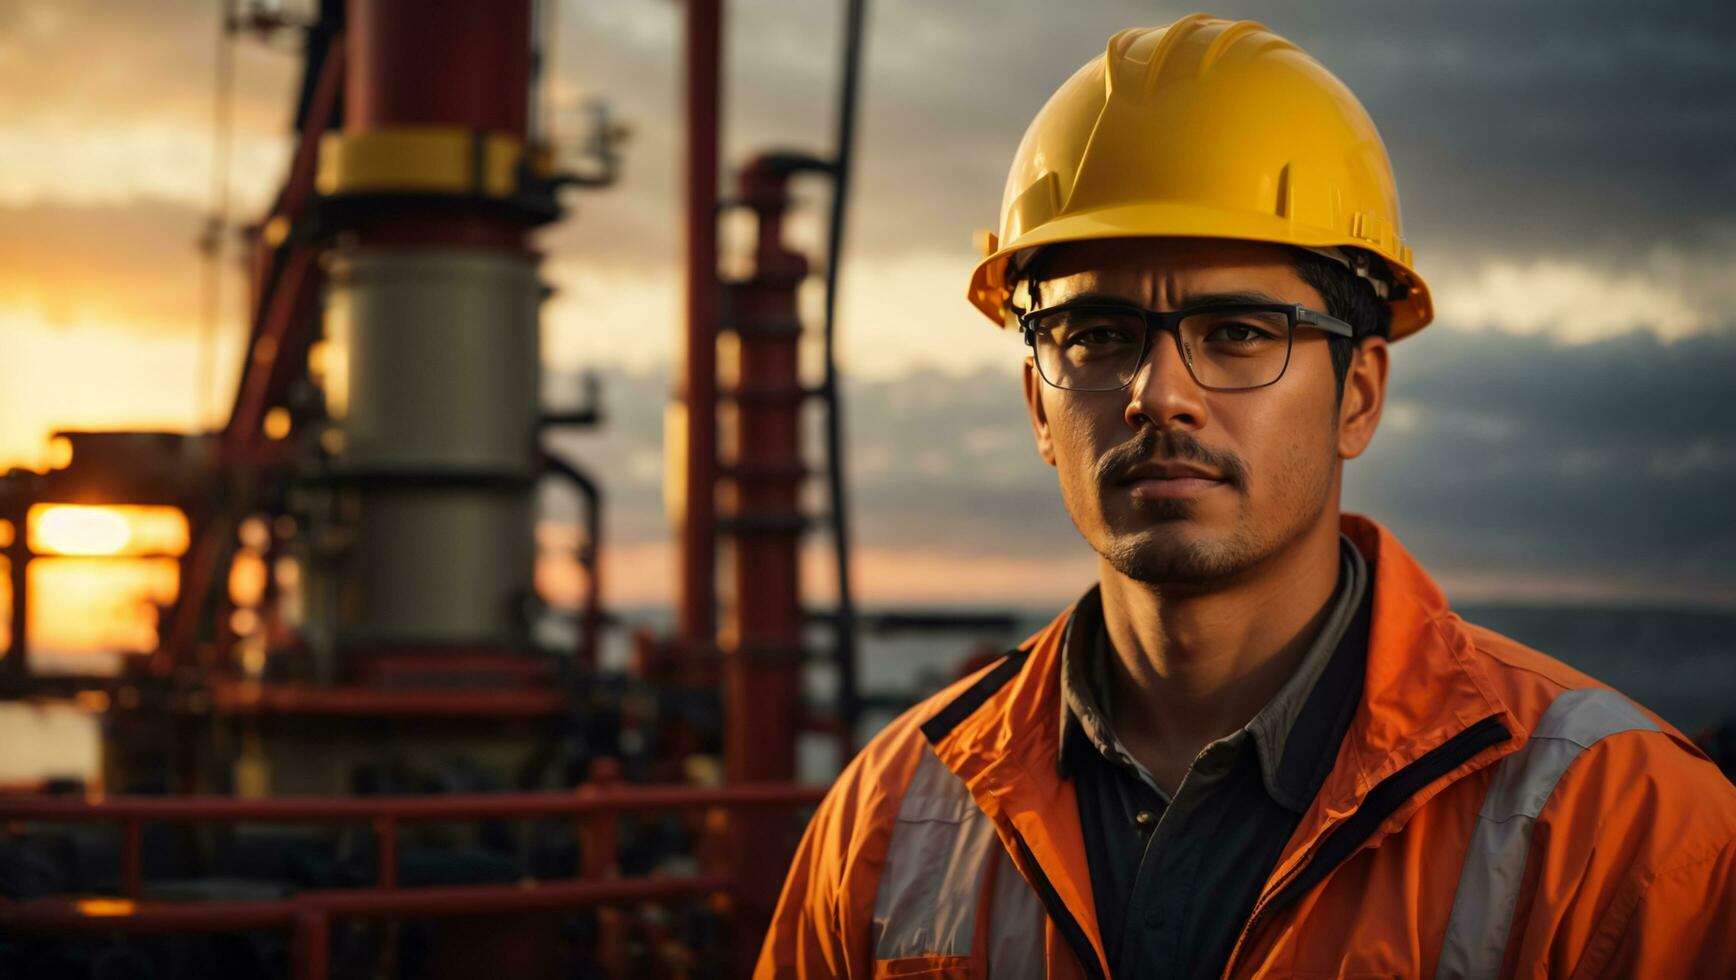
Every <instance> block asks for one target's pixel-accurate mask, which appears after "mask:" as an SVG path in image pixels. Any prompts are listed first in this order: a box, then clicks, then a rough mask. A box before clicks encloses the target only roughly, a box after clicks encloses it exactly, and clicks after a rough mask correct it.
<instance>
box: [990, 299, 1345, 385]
mask: <svg viewBox="0 0 1736 980" xmlns="http://www.w3.org/2000/svg"><path fill="white" fill-rule="evenodd" d="M1298 326H1303V327H1314V328H1316V329H1318V330H1324V331H1326V332H1327V333H1330V334H1335V335H1337V336H1340V337H1354V336H1356V330H1355V328H1354V327H1352V326H1351V325H1350V324H1348V323H1345V322H1344V321H1343V320H1340V319H1338V318H1337V317H1334V316H1330V315H1328V314H1325V313H1321V312H1319V311H1318V310H1311V309H1308V308H1307V307H1305V306H1302V305H1301V304H1299V303H1291V304H1282V303H1274V304H1250V305H1242V304H1238V305H1233V306H1230V305H1214V306H1204V307H1194V308H1190V309H1181V310H1175V311H1173V312H1169V313H1159V312H1157V311H1155V310H1148V309H1144V308H1143V307H1138V306H1123V305H1115V304H1099V303H1080V304H1077V305H1071V304H1063V305H1061V306H1054V307H1050V308H1048V309H1043V310H1032V311H1031V312H1029V313H1026V314H1024V315H1022V316H1020V317H1019V328H1020V330H1021V331H1022V332H1023V333H1024V337H1025V343H1026V344H1028V345H1029V346H1030V347H1031V350H1032V353H1033V358H1032V359H1033V360H1035V361H1036V362H1037V371H1038V373H1039V374H1041V375H1042V377H1043V380H1044V381H1047V382H1048V383H1049V384H1051V385H1054V386H1055V387H1057V388H1065V389H1067V390H1068V391H1115V390H1117V389H1120V388H1125V387H1127V385H1128V383H1129V382H1131V381H1132V380H1133V376H1134V375H1135V374H1137V373H1139V366H1140V365H1141V364H1143V363H1145V357H1146V355H1147V354H1149V353H1150V352H1151V338H1152V337H1154V336H1156V335H1157V333H1158V332H1160V331H1168V332H1169V333H1170V334H1171V335H1173V336H1174V337H1175V349H1176V352H1177V353H1179V354H1180V355H1181V359H1182V362H1183V363H1185V364H1186V365H1187V369H1188V373H1189V374H1191V375H1193V379H1194V381H1195V382H1196V383H1197V384H1198V385H1199V386H1200V387H1202V388H1206V389H1209V390H1211V391H1243V390H1246V389H1248V388H1263V387H1265V386H1266V385H1269V384H1272V383H1273V382H1275V381H1277V380H1278V379H1279V378H1281V377H1283V376H1284V369H1285V368H1287V367H1289V365H1290V348H1291V341H1292V338H1293V337H1294V335H1295V333H1296V328H1297V327H1298Z"/></svg>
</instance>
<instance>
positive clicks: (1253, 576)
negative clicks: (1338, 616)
mask: <svg viewBox="0 0 1736 980" xmlns="http://www.w3.org/2000/svg"><path fill="white" fill-rule="evenodd" d="M1338 540H1339V532H1338V522H1337V520H1336V519H1333V520H1332V521H1330V522H1324V521H1323V522H1322V523H1321V524H1320V525H1319V526H1318V527H1316V528H1312V529H1310V530H1309V531H1308V532H1307V533H1306V534H1305V535H1304V536H1303V537H1301V538H1298V539H1296V540H1295V541H1293V542H1291V544H1290V545H1289V546H1287V547H1286V548H1284V549H1282V550H1280V551H1279V552H1277V553H1275V554H1273V555H1272V556H1270V557H1269V558H1268V559H1267V560H1266V561H1264V562H1262V563H1261V564H1260V566H1258V567H1256V568H1253V569H1250V570H1249V571H1248V572H1247V573H1245V574H1244V575H1242V576H1239V577H1238V578H1237V579H1235V580H1233V581H1230V582H1226V583H1224V585H1223V587H1222V588H1219V589H1215V590H1212V591H1196V590H1188V591H1187V592H1186V593H1185V594H1184V593H1182V592H1181V591H1180V590H1167V591H1166V590H1165V589H1163V588H1162V587H1159V586H1152V585H1148V584H1146V583H1143V582H1138V581H1134V580H1132V579H1129V578H1127V577H1125V576H1123V575H1122V574H1121V573H1120V572H1117V571H1116V570H1115V569H1114V568H1112V567H1110V566H1109V565H1108V564H1107V563H1106V562H1105V563H1103V565H1102V571H1101V575H1100V581H1101V583H1102V597H1103V622H1104V627H1105V629H1107V630H1108V632H1109V639H1110V642H1111V643H1112V645H1113V647H1114V651H1115V655H1114V658H1113V660H1112V661H1111V663H1110V664H1109V668H1110V675H1111V677H1112V678H1113V683H1112V684H1111V691H1110V698H1111V700H1112V702H1113V704H1112V707H1111V709H1110V710H1111V713H1112V715H1113V717H1114V723H1115V731H1116V735H1117V736H1118V737H1119V738H1120V739H1121V740H1122V742H1123V743H1124V744H1125V745H1126V746H1127V748H1128V750H1129V751H1130V752H1132V753H1133V755H1134V757H1135V758H1137V759H1139V761H1140V762H1141V763H1142V764H1144V765H1145V766H1146V767H1147V768H1148V769H1150V770H1151V772H1152V775H1153V776H1155V777H1156V778H1157V779H1158V781H1159V782H1160V783H1163V784H1164V785H1165V786H1166V787H1168V788H1169V789H1171V790H1173V789H1175V787H1176V786H1177V785H1178V784H1179V783H1180V781H1181V777H1182V775H1183V774H1185V773H1186V772H1187V768H1188V765H1189V764H1190V763H1191V762H1192V761H1193V758H1194V756H1195V755H1196V754H1198V752H1199V751H1200V750H1201V749H1202V748H1204V747H1205V746H1206V745H1207V744H1209V743H1210V742H1211V741H1213V740H1214V739H1217V738H1221V737H1223V736H1224V735H1227V734H1229V733H1230V732H1233V731H1235V730H1236V729H1238V728H1240V727H1241V726H1243V725H1245V724H1247V722H1248V721H1249V719H1251V718H1253V717H1254V715H1255V714H1257V713H1258V712H1259V711H1260V709H1261V708H1262V707H1264V706H1265V705H1266V703H1267V702H1268V701H1270V700H1271V699H1272V697H1273V696H1274V695H1275V694H1277V692H1278V690H1279V688H1281V687H1283V686H1284V682H1285V681H1286V680H1288V679H1289V678H1290V675H1291V674H1293V673H1295V671H1296V667H1297V665H1298V664H1299V663H1300V662H1301V660H1302V657H1303V655H1304V654H1305V653H1306V652H1307V650H1308V646H1309V643H1310V642H1311V641H1312V640H1313V638H1314V637H1315V635H1316V634H1318V633H1319V631H1320V628H1321V625H1322V623H1323V622H1324V620H1325V618H1326V616H1327V614H1328V613H1329V612H1330V610H1329V609H1328V608H1327V607H1328V603H1329V602H1330V600H1331V598H1332V594H1333V591H1334V589H1335V587H1336V586H1337V583H1338V572H1339V563H1340V556H1339V550H1338V549H1339V544H1338Z"/></svg>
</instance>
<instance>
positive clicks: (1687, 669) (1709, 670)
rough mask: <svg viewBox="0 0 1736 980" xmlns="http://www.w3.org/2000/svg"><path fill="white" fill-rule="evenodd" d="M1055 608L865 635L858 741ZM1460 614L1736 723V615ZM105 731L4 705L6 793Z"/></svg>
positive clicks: (801, 752) (80, 719)
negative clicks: (996, 623)
mask: <svg viewBox="0 0 1736 980" xmlns="http://www.w3.org/2000/svg"><path fill="white" fill-rule="evenodd" d="M1058 609H1059V607H1056V608H1055V609H1021V610H1013V611H1011V616H1010V621H1009V622H1008V623H1007V624H1005V625H1002V626H1000V627H989V626H980V627H977V628H974V629H966V630H954V631H948V632H946V633H944V634H937V633H917V632H901V633H892V634H886V633H876V632H872V631H867V632H864V634H863V635H862V636H861V639H860V641H859V653H858V657H857V678H858V681H857V684H858V689H859V690H860V691H861V692H862V693H863V694H864V695H865V696H867V697H868V698H869V700H870V702H871V703H872V704H873V705H874V707H873V708H871V709H870V710H868V711H867V712H865V713H864V715H863V718H862V722H861V726H860V727H859V729H858V739H859V741H860V740H863V739H866V738H867V737H870V736H871V735H872V734H873V733H874V732H875V731H877V730H878V729H879V728H880V727H881V726H883V725H885V724H886V723H887V722H888V721H889V720H891V718H892V717H893V716H894V715H895V714H896V713H897V711H898V710H900V708H901V707H902V706H904V705H908V704H912V703H914V702H915V701H917V700H919V699H920V698H921V697H923V696H925V695H926V694H929V693H932V692H933V691H935V690H938V689H939V688H941V687H942V686H944V685H945V684H947V683H948V682H949V681H950V680H952V679H953V678H954V677H956V676H958V674H959V671H960V669H961V667H962V666H963V665H964V664H965V663H966V662H967V659H968V658H969V657H971V655H972V654H973V653H977V654H980V653H987V652H999V651H1004V650H1007V649H1009V648H1011V647H1012V646H1014V645H1016V644H1017V643H1018V642H1019V641H1020V640H1022V639H1024V638H1025V637H1027V636H1029V635H1030V634H1031V633H1033V632H1035V631H1036V630H1037V629H1039V628H1041V627H1042V626H1043V625H1044V624H1045V623H1047V622H1048V621H1049V619H1050V618H1051V617H1052V616H1053V615H1054V614H1055V612H1057V611H1058ZM1456 609H1457V611H1458V613H1459V614H1460V615H1461V616H1463V617H1464V618H1465V619H1466V620H1468V621H1470V622H1473V623H1477V624H1479V625H1482V626H1486V627H1488V628H1490V629H1492V630H1495V631H1496V632H1498V633H1502V634H1505V635H1507V636H1510V637H1512V638H1513V639H1516V640H1518V641H1520V642H1521V643H1525V644H1527V645H1529V646H1532V647H1535V648H1536V649H1538V650H1541V651H1543V652H1544V653H1547V654H1549V655H1551V656H1553V657H1556V658H1558V659H1560V660H1563V661H1565V662H1566V663H1568V664H1570V665H1572V666H1573V667H1576V668H1578V669H1579V670H1581V671H1583V672H1585V673H1587V674H1590V675H1591V676H1592V677H1595V678H1597V679H1598V680H1600V681H1603V682H1604V683H1606V684H1608V685H1610V686H1612V687H1614V688H1616V689H1617V690H1619V691H1621V692H1623V693H1624V694H1626V695H1628V696H1629V697H1631V698H1633V699H1634V700H1636V701H1638V702H1639V703H1641V704H1643V705H1645V706H1646V707H1648V708H1651V709H1652V710H1653V711H1655V712H1657V713H1658V714H1659V715H1661V716H1662V717H1663V718H1665V719H1666V720H1668V721H1669V722H1671V723H1672V724H1674V725H1675V726H1676V727H1678V728H1680V729H1681V730H1682V731H1684V732H1686V733H1688V734H1689V735H1693V734H1696V733H1698V732H1702V731H1705V730H1707V729H1710V728H1712V727H1714V726H1718V725H1724V724H1736V608H1733V609H1680V608H1674V609H1672V608H1656V607H1644V606H1586V605H1534V604H1473V605H1464V606H1459V607H1456ZM928 611H931V612H941V611H943V610H941V609H935V610H928ZM977 611H978V612H982V611H984V610H977ZM877 612H885V610H874V609H867V610H864V613H865V616H864V619H866V620H873V619H874V618H875V614H876V613H877ZM899 612H910V610H899ZM1003 612H1006V611H1003ZM614 621H615V623H616V625H617V626H619V627H623V628H618V629H612V630H610V631H609V632H608V635H607V637H606V640H605V647H604V649H603V651H602V658H601V659H602V663H603V666H604V668H605V669H608V668H609V667H611V666H614V667H620V666H623V665H624V664H625V663H626V660H627V634H628V632H629V630H630V628H631V627H634V626H641V625H642V626H647V627H650V628H651V629H653V630H658V631H666V630H668V629H669V628H670V625H671V622H672V621H671V617H670V615H669V613H668V611H667V610H665V609H661V608H637V609H624V610H617V611H615V616H614ZM809 639H810V649H812V650H815V651H820V652H821V654H820V655H818V656H816V657H815V659H814V662H813V663H812V664H811V665H810V667H809V668H808V670H807V672H806V694H807V697H808V698H809V699H810V700H811V701H813V702H816V703H820V704H826V703H830V701H831V700H832V699H833V698H834V697H835V696H836V691H837V676H836V672H835V670H834V669H833V667H832V666H831V664H830V663H829V662H827V661H826V659H825V657H824V656H823V651H824V650H825V648H826V646H827V643H828V641H829V636H828V634H827V632H826V631H825V630H823V629H818V628H816V629H814V630H813V631H812V632H811V635H810V638H809ZM98 732H99V729H98V725H97V722H96V720H95V719H94V718H92V717H91V716H90V715H88V714H86V713H85V712H83V711H81V710H79V709H78V708H77V707H75V706H70V705H32V704H20V703H0V785H5V784H17V783H28V782H33V781H35V780H39V779H43V778H52V777H67V778H75V779H79V778H83V779H88V778H90V777H92V776H94V775H95V773H96V772H97V771H98V768H99V765H100V757H99V742H100V740H99V737H98ZM838 766H839V759H838V756H837V751H836V747H835V742H834V740H832V739H831V738H829V737H827V736H823V735H806V736H803V737H802V738H801V739H799V741H798V767H799V770H800V772H799V778H800V779H801V780H803V781H805V782H812V783H825V782H828V781H829V780H830V779H831V778H832V776H833V775H835V774H836V772H837V770H838Z"/></svg>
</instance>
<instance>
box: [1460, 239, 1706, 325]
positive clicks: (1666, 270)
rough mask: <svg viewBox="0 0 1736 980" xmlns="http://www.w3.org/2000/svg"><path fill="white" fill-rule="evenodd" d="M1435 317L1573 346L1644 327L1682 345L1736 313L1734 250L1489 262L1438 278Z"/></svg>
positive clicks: (1655, 250)
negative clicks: (1542, 336)
mask: <svg viewBox="0 0 1736 980" xmlns="http://www.w3.org/2000/svg"><path fill="white" fill-rule="evenodd" d="M1433 289H1434V291H1435V296H1436V318H1437V319H1438V320H1439V321H1440V322H1441V323H1443V324H1449V325H1452V326H1455V327H1462V328H1468V329H1485V328H1492V329H1497V330H1503V331H1506V332H1508V333H1518V334H1547V335H1549V336H1551V337H1553V338H1555V339H1557V340H1561V341H1565V342H1569V343H1583V342H1586V341H1592V340H1607V339H1609V338H1611V337H1615V336H1619V335H1621V334H1624V333H1627V332H1628V331H1630V330H1634V329H1644V330H1649V331H1650V332H1652V333H1654V334H1656V335H1657V336H1658V337H1659V338H1661V339H1664V340H1677V339H1680V338H1682V337H1687V336H1690V335H1693V334H1697V333H1701V332H1703V331H1705V330H1708V329H1710V328H1712V327H1714V326H1715V325H1717V324H1718V323H1719V322H1721V320H1722V319H1723V318H1724V317H1726V316H1728V315H1729V311H1730V310H1732V309H1736V250H1732V251H1729V252H1724V251H1722V250H1719V251H1710V250H1708V251H1707V252H1705V253H1701V254H1697V255H1685V254H1683V253H1682V252H1681V251H1679V250H1675V249H1666V248H1662V247H1659V248H1655V249H1653V250H1652V251H1651V252H1650V253H1649V254H1640V255H1635V256H1632V257H1631V258H1630V259H1629V260H1628V261H1626V262H1620V263H1615V262H1600V263H1596V264H1593V263H1589V262H1576V261H1570V260H1565V259H1562V258H1558V257H1555V256H1550V255H1544V256H1539V257H1536V258H1533V259H1531V260H1529V261H1524V260H1514V259H1503V260H1495V261H1488V262H1484V263H1482V264H1481V265H1479V266H1478V267H1476V268H1475V269H1474V270H1455V269H1450V268H1449V269H1447V270H1445V271H1443V272H1442V274H1441V275H1440V276H1438V277H1436V278H1435V283H1434V285H1433Z"/></svg>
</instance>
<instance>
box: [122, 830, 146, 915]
mask: <svg viewBox="0 0 1736 980" xmlns="http://www.w3.org/2000/svg"><path fill="white" fill-rule="evenodd" d="M143 852H144V848H143V835H142V833H141V830H140V825H139V821H138V820H136V819H129V820H123V821H122V822H121V894H122V895H125V896H126V897H128V898H138V897H139V893H140V892H142V891H143V890H144V882H145V870H144V853H143Z"/></svg>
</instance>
